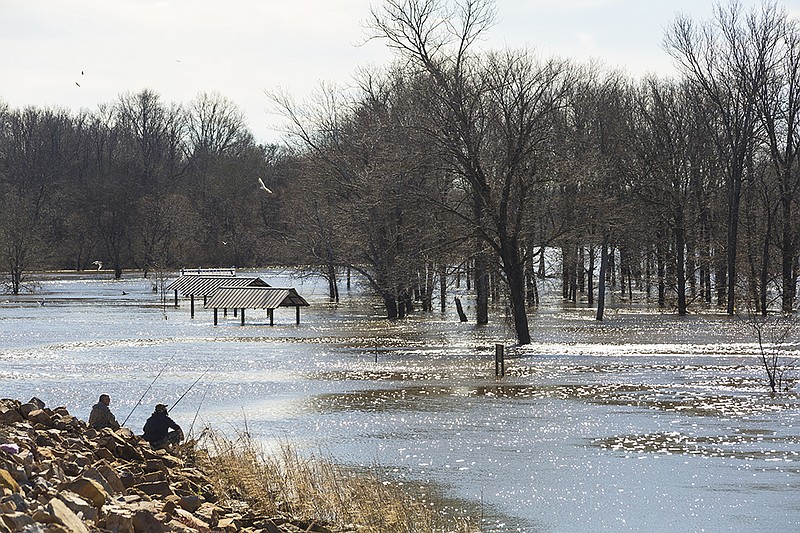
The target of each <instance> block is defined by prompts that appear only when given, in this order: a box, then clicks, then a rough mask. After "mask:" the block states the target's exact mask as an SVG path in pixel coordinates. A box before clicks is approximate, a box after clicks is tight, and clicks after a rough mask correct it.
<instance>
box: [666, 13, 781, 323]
mask: <svg viewBox="0 0 800 533" xmlns="http://www.w3.org/2000/svg"><path fill="white" fill-rule="evenodd" d="M774 9H775V8H774V6H771V5H769V4H765V5H764V6H763V8H762V10H761V12H760V13H759V12H758V11H755V10H754V11H753V12H751V13H749V14H748V15H746V16H745V15H743V14H742V10H741V7H740V5H739V3H738V2H736V1H734V2H732V3H731V4H730V5H729V6H728V7H723V6H721V5H720V4H717V6H716V9H715V16H714V20H713V21H710V22H707V23H704V24H702V25H700V26H699V27H698V26H697V25H695V23H694V22H693V21H692V20H691V19H689V18H688V17H686V16H681V17H678V18H677V19H676V20H675V22H674V24H673V25H672V27H671V28H670V29H669V31H668V33H667V36H666V38H665V41H664V44H665V47H666V49H667V51H668V52H669V53H670V55H672V57H673V58H674V59H675V61H676V63H677V65H678V67H679V68H680V69H681V70H682V71H683V73H684V75H685V76H686V77H687V79H688V80H689V82H690V83H693V84H695V85H696V86H697V87H698V89H699V90H701V91H702V92H703V93H705V95H706V96H707V97H708V98H709V101H710V102H711V103H712V104H713V106H714V110H715V116H714V123H713V124H712V125H711V126H712V131H713V132H714V133H715V146H716V148H717V151H718V154H719V159H720V161H722V162H723V164H724V167H725V177H726V185H727V210H728V214H727V241H726V247H725V250H726V259H727V268H726V272H725V274H726V277H727V312H728V314H730V315H732V314H733V313H734V309H735V288H736V283H737V269H736V253H737V250H738V230H739V204H740V200H741V193H742V184H743V182H744V181H745V180H746V179H747V157H748V154H749V152H750V150H751V149H752V146H753V142H754V141H755V139H756V137H757V130H758V128H759V125H760V122H759V112H758V107H757V105H756V104H757V103H758V101H759V97H760V95H762V94H763V91H764V87H765V83H766V81H767V74H768V73H769V70H770V68H771V61H772V60H773V58H774V54H773V51H774V49H775V47H776V46H777V44H778V42H779V40H780V38H781V33H780V31H779V30H780V28H779V27H777V26H776V25H775V24H771V23H768V22H767V21H768V20H771V19H772V18H773V17H774Z"/></svg>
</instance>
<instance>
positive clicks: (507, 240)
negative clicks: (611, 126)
mask: <svg viewBox="0 0 800 533" xmlns="http://www.w3.org/2000/svg"><path fill="white" fill-rule="evenodd" d="M494 13H495V12H494V4H493V2H491V1H487V0H465V1H462V2H457V3H452V4H451V3H442V2H437V1H433V0H427V1H426V0H402V1H401V0H396V1H387V2H385V3H384V5H383V7H382V9H375V10H373V12H372V17H371V27H372V29H373V30H374V32H375V35H376V37H378V38H382V39H385V40H386V41H387V42H388V43H389V46H391V47H393V48H394V49H396V50H398V51H399V53H400V54H401V55H402V56H403V57H405V58H407V59H408V60H409V61H411V63H412V64H413V65H414V66H415V67H416V68H418V69H421V70H422V71H423V72H425V73H427V75H428V76H429V77H430V80H431V84H430V101H429V105H428V107H427V110H428V113H427V114H428V115H429V116H430V117H432V118H433V121H434V124H433V125H432V126H431V127H429V128H428V133H429V134H430V136H431V140H432V141H433V142H434V143H435V145H436V146H438V149H439V151H440V152H441V153H442V154H445V155H446V156H447V158H448V161H449V164H450V165H451V167H452V169H453V171H454V172H455V173H456V174H457V176H458V177H459V180H460V182H461V183H460V184H459V183H456V185H457V186H460V187H462V188H463V190H464V192H465V193H466V194H467V197H468V198H469V201H470V203H471V206H470V209H463V210H454V213H455V214H457V215H458V216H460V217H461V219H462V220H463V222H464V223H465V224H466V225H467V227H468V228H469V230H470V231H471V232H472V233H473V234H474V235H475V237H476V238H477V239H478V242H477V243H476V252H475V262H474V265H475V276H476V293H477V300H478V322H479V323H485V322H487V321H488V313H487V308H488V266H489V259H490V257H495V258H497V259H498V260H499V264H500V267H501V269H502V272H503V274H504V278H505V281H506V284H507V286H508V297H509V301H510V303H511V310H512V313H513V318H514V326H515V332H516V335H517V341H518V342H519V343H520V344H527V343H529V342H530V331H529V328H528V318H527V313H526V309H525V294H526V283H525V263H526V257H525V254H526V248H525V247H524V244H525V243H524V239H523V235H524V234H523V229H524V220H525V212H526V207H527V205H528V201H529V199H530V194H531V191H532V189H533V186H534V183H535V180H536V177H537V176H538V175H539V171H540V170H541V169H540V165H539V163H540V159H539V157H538V156H539V155H540V152H544V151H546V150H547V146H546V143H547V141H548V140H550V133H551V131H552V124H553V123H554V116H553V114H554V112H555V110H556V109H557V108H558V107H559V106H560V105H561V104H562V102H563V100H564V98H565V96H566V93H567V81H568V76H567V73H568V69H567V66H566V65H565V64H564V63H561V62H558V61H542V62H537V61H534V60H533V58H532V57H531V56H530V55H529V54H527V53H524V52H512V51H507V52H502V53H497V54H486V55H484V56H479V54H477V52H476V51H475V50H473V48H474V43H475V41H476V40H477V39H478V38H479V37H480V36H481V35H482V34H483V33H484V32H485V31H486V29H487V28H488V27H490V26H491V24H492V22H493V18H494ZM490 252H491V255H489V253H490Z"/></svg>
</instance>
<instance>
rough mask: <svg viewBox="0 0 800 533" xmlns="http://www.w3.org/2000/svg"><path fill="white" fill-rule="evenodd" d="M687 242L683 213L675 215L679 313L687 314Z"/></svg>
mask: <svg viewBox="0 0 800 533" xmlns="http://www.w3.org/2000/svg"><path fill="white" fill-rule="evenodd" d="M685 248H686V242H685V239H684V233H683V213H681V212H679V213H677V215H676V216H675V278H676V281H677V285H678V314H679V315H680V316H684V315H685V314H686V255H685Z"/></svg>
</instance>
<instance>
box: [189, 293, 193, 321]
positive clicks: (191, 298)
mask: <svg viewBox="0 0 800 533" xmlns="http://www.w3.org/2000/svg"><path fill="white" fill-rule="evenodd" d="M189 299H190V300H191V302H192V313H191V318H194V294H192V295H191V296H190V297H189Z"/></svg>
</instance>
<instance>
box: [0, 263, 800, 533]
mask: <svg viewBox="0 0 800 533" xmlns="http://www.w3.org/2000/svg"><path fill="white" fill-rule="evenodd" d="M255 274H256V275H259V276H261V277H262V278H263V279H264V280H265V281H267V282H268V283H270V284H272V285H273V286H293V287H295V288H296V289H297V290H298V292H299V293H300V294H301V295H303V296H304V297H305V298H306V299H307V300H308V301H309V302H310V303H311V307H309V308H304V309H302V311H301V323H300V324H299V325H298V324H295V311H294V309H279V310H277V311H276V312H275V325H274V326H269V320H268V318H267V317H266V315H265V313H264V312H263V311H251V310H248V312H247V315H246V324H245V325H244V326H241V325H240V321H239V318H238V317H234V316H233V314H232V313H229V314H228V316H227V317H223V316H222V313H220V325H219V326H216V327H215V326H214V325H213V315H212V313H211V311H208V310H203V309H202V305H201V303H200V302H197V303H196V309H195V318H194V319H191V318H190V316H189V303H188V301H186V300H182V301H181V302H180V306H179V307H178V308H175V307H174V306H173V301H172V295H168V300H167V302H166V303H162V301H161V299H160V295H159V294H158V293H157V292H153V284H152V283H151V281H149V280H145V279H142V278H138V277H134V275H133V274H131V275H130V277H127V278H126V279H123V280H121V281H113V280H111V279H110V278H109V276H108V274H107V273H102V272H100V273H84V274H81V275H67V274H64V275H52V276H47V277H43V278H42V279H41V280H40V281H39V282H38V284H37V287H36V291H35V292H34V293H33V294H26V295H23V296H19V297H11V296H8V295H6V296H4V297H2V299H0V396H3V397H11V398H17V399H21V400H27V399H29V398H30V397H32V396H37V397H39V398H41V399H42V400H44V401H45V402H46V403H47V404H48V405H49V406H56V405H65V406H66V407H67V408H68V409H69V410H70V412H72V413H73V414H75V415H77V416H80V417H83V418H84V419H85V418H86V417H87V416H88V412H89V409H90V407H91V405H92V404H93V403H95V402H96V401H97V396H98V395H99V394H100V393H101V392H106V393H108V394H110V395H111V397H112V404H111V408H112V410H113V411H114V412H115V413H116V415H117V418H118V419H119V420H120V421H121V420H124V419H128V420H127V425H128V426H130V427H131V428H133V429H134V430H135V431H139V430H140V429H141V426H142V425H143V423H144V420H145V419H146V418H147V416H148V415H149V413H150V411H151V410H152V407H153V405H154V404H155V403H166V404H168V405H172V404H173V403H174V402H176V401H178V404H177V405H176V406H175V407H174V409H173V410H172V415H173V417H174V418H175V419H176V420H177V421H178V422H179V423H180V424H181V425H182V426H183V428H184V430H186V431H188V429H191V430H192V432H193V433H198V432H199V431H200V429H201V428H202V427H206V426H211V427H214V428H215V429H218V430H222V431H224V432H230V433H231V434H236V432H240V431H244V430H245V429H246V430H247V431H248V432H249V433H250V434H252V435H255V436H256V437H258V438H259V439H261V440H262V441H263V442H264V443H265V444H266V445H267V446H269V445H270V444H271V443H276V442H287V441H288V442H291V443H293V444H294V445H296V446H297V447H298V449H300V450H303V451H306V452H308V453H312V454H315V455H319V454H320V453H321V454H323V455H325V456H327V457H330V458H331V459H333V460H334V461H336V462H339V463H341V464H344V465H347V466H352V467H355V468H373V469H376V470H378V471H380V472H382V475H385V476H387V479H390V480H392V481H393V482H398V483H409V484H411V485H414V486H417V485H419V484H423V485H424V486H426V487H428V488H429V490H430V491H431V492H435V493H436V494H437V496H438V497H441V498H443V499H446V500H447V501H449V502H453V504H454V505H456V506H457V507H459V508H461V509H465V510H466V511H467V512H469V513H471V514H472V515H473V516H476V517H481V519H482V529H483V531H486V532H489V531H493V532H494V531H496V532H501V531H503V532H505V531H525V532H553V533H557V532H600V531H606V532H611V531H613V532H618V531H619V532H625V531H641V532H660V531H664V532H674V531H709V532H720V531H748V532H767V531H798V530H800V438H799V437H798V430H799V429H800V401H799V399H798V394H797V392H796V389H794V388H791V389H790V390H789V391H788V392H785V393H783V394H780V395H777V396H773V395H770V394H769V393H768V389H767V387H766V380H765V375H764V370H763V368H762V366H761V363H760V360H759V358H758V346H757V344H756V343H755V339H754V336H753V334H752V331H751V330H750V329H749V328H748V326H747V324H746V321H742V320H739V319H736V318H729V317H725V316H717V315H690V316H687V317H677V316H674V315H671V314H660V313H658V312H654V311H649V312H648V311H643V310H641V309H632V308H625V309H617V310H614V309H611V310H609V312H608V314H607V316H606V320H604V321H603V322H597V321H595V320H593V318H594V317H593V311H592V310H591V309H585V308H581V307H575V306H564V305H563V304H562V303H561V302H560V301H558V300H556V299H551V300H548V303H547V304H546V305H545V306H543V309H542V310H538V311H535V312H532V313H531V315H530V322H531V333H532V337H533V342H532V343H531V345H529V346H525V347H514V346H513V335H512V332H511V330H510V329H509V327H508V325H507V323H506V320H505V317H504V316H503V314H502V312H500V313H498V314H496V315H493V316H492V322H493V323H492V324H491V325H489V326H487V327H476V326H475V325H473V324H462V323H460V322H459V321H458V317H457V315H456V313H455V311H454V310H448V311H447V312H445V313H441V312H438V311H437V312H434V313H432V314H417V315H414V316H412V317H411V318H408V319H405V320H397V321H387V320H385V319H383V318H382V317H381V311H382V310H381V309H380V308H379V307H376V303H375V301H373V300H371V299H370V298H368V297H366V296H364V295H363V294H362V293H361V292H360V291H357V290H354V291H353V292H352V293H348V294H345V296H344V298H343V300H342V302H341V303H340V304H338V305H336V304H332V303H330V302H329V301H328V300H327V298H326V294H325V291H324V287H325V285H324V284H323V283H319V282H318V280H314V279H308V278H300V277H296V276H294V275H293V273H292V272H290V271H265V272H256V273H255ZM461 297H462V299H464V301H465V303H469V295H466V294H461ZM470 311H471V309H469V308H468V309H467V312H468V313H469V312H470ZM495 343H502V344H504V345H505V346H506V348H507V350H508V354H507V356H508V359H507V360H506V367H507V373H506V376H505V377H503V378H502V379H498V378H496V377H495V375H494V367H495V365H494V349H495V348H494V346H495ZM781 349H783V350H785V352H786V353H785V354H784V355H785V357H787V358H792V357H794V356H795V354H796V353H797V346H796V345H795V344H785V345H782V346H781ZM156 378H157V379H156ZM198 378H199V381H197V380H198ZM187 391H188V392H187ZM184 394H185V396H183V397H182V395H184ZM140 399H141V400H142V401H141V405H137V404H138V403H139V400H140ZM179 400H180V401H179Z"/></svg>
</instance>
